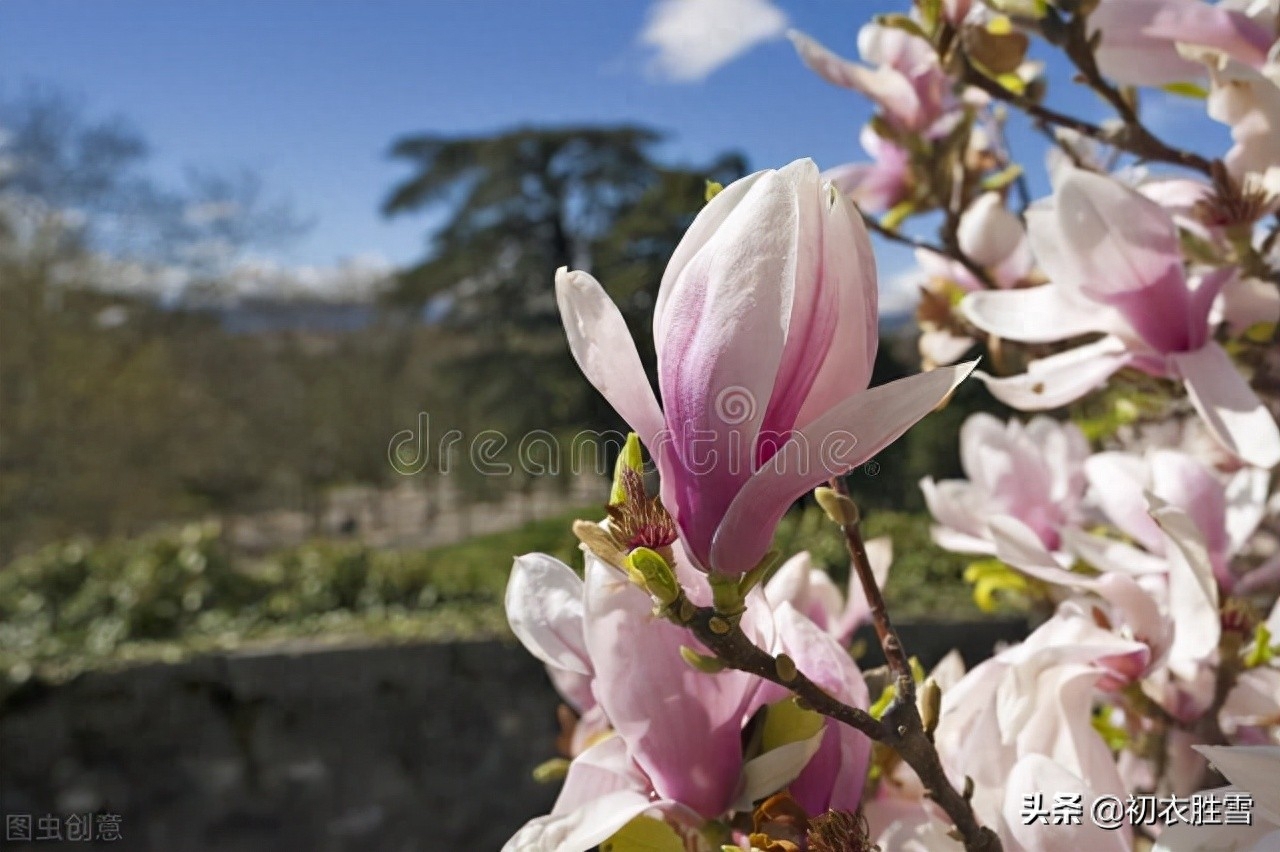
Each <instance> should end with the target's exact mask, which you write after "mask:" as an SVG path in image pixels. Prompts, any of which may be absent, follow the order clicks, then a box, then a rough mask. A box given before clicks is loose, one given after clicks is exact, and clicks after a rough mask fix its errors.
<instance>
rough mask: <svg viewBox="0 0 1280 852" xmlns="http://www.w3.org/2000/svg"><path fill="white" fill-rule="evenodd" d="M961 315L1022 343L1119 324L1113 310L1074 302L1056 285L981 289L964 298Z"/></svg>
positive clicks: (1087, 332)
mask: <svg viewBox="0 0 1280 852" xmlns="http://www.w3.org/2000/svg"><path fill="white" fill-rule="evenodd" d="M960 312H961V313H962V314H964V316H965V318H966V319H968V320H969V322H971V323H973V324H974V325H976V326H977V327H978V328H980V329H982V330H983V331H985V332H987V333H988V334H994V335H996V336H997V337H1003V338H1005V339H1006V340H1017V341H1020V342H1022V343H1053V342H1055V341H1058V340H1067V339H1069V338H1072V337H1079V336H1080V335H1083V334H1090V333H1092V332H1098V331H1111V330H1113V329H1115V328H1116V327H1117V326H1118V325H1119V322H1118V321H1117V320H1116V319H1115V311H1114V310H1112V309H1111V308H1108V307H1107V306H1106V305H1102V304H1092V303H1085V304H1081V303H1080V302H1079V301H1075V300H1071V299H1070V298H1068V296H1067V293H1066V291H1064V290H1063V289H1062V288H1061V287H1059V286H1058V285H1056V284H1042V285H1040V286H1039V287H1027V288H1026V289H1022V290H980V291H978V292H976V293H970V294H969V295H967V296H965V297H964V299H963V300H962V301H961V302H960Z"/></svg>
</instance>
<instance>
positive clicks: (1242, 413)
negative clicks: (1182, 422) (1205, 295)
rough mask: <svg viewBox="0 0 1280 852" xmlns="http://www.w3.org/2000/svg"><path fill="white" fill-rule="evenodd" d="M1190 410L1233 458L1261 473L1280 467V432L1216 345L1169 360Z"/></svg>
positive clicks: (1228, 357) (1259, 401)
mask: <svg viewBox="0 0 1280 852" xmlns="http://www.w3.org/2000/svg"><path fill="white" fill-rule="evenodd" d="M1170 360H1171V361H1172V362H1173V365H1174V367H1175V369H1176V370H1177V372H1178V374H1179V375H1181V377H1182V381H1183V382H1184V383H1185V385H1186V388H1187V396H1189V397H1190V398H1191V404H1192V405H1194V406H1195V408H1196V411H1197V412H1199V414H1200V417H1201V419H1203V420H1204V422H1205V425H1206V426H1208V427H1209V431H1210V432H1211V433H1213V436H1214V437H1215V438H1216V439H1217V440H1218V442H1219V443H1220V444H1222V446H1223V447H1225V448H1226V449H1227V450H1228V451H1229V452H1231V453H1232V454H1233V455H1235V456H1237V457H1238V458H1241V459H1243V460H1245V461H1247V462H1248V463H1249V464H1252V465H1255V466H1257V467H1261V468H1271V467H1274V466H1275V465H1276V464H1277V463H1280V429H1278V428H1277V427H1276V421H1275V418H1273V417H1272V416H1271V413H1270V412H1269V411H1267V408H1266V406H1264V405H1263V404H1262V401H1261V400H1259V399H1258V395H1257V394H1256V393H1254V392H1253V388H1251V387H1249V384H1248V382H1246V381H1245V380H1244V378H1243V377H1242V376H1241V375H1240V373H1239V371H1237V370H1236V368H1235V365H1234V364H1233V363H1232V362H1231V357H1230V356H1229V355H1227V353H1226V350H1224V349H1223V348H1222V347H1221V346H1219V345H1218V344H1217V343H1209V344H1207V345H1206V346H1204V347H1202V348H1201V349H1197V350H1196V351H1195V352H1180V353H1175V354H1173V355H1171V356H1170Z"/></svg>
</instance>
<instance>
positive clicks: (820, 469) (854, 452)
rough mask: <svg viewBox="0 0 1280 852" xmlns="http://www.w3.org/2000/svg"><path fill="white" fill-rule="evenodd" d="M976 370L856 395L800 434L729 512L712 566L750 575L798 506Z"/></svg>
mask: <svg viewBox="0 0 1280 852" xmlns="http://www.w3.org/2000/svg"><path fill="white" fill-rule="evenodd" d="M973 366H974V364H973V363H968V364H962V365H960V366H957V367H941V368H939V369H937V370H934V371H932V372H929V373H922V374H919V375H915V376H909V377H907V378H905V379H899V380H897V381H895V382H890V383H889V384H887V385H881V386H879V387H875V388H871V389H870V390H867V391H863V392H862V393H859V394H854V395H853V396H851V397H849V398H848V399H846V400H844V401H843V402H841V403H840V404H839V405H837V406H835V407H834V408H832V409H831V410H830V411H828V412H826V413H825V414H823V415H822V416H820V417H818V418H817V419H815V420H814V421H813V422H811V423H809V424H808V425H807V426H805V427H804V428H803V429H799V430H797V431H796V433H795V434H794V435H793V436H792V439H791V440H790V441H788V443H787V444H786V445H785V446H784V447H783V448H782V449H781V450H780V451H779V452H778V453H777V455H775V456H774V457H773V458H771V459H770V460H769V461H768V463H766V464H765V465H764V466H763V467H762V468H760V470H759V471H757V472H756V473H755V474H754V475H753V476H752V477H751V479H750V480H748V481H747V483H746V484H745V485H744V486H743V488H742V490H741V491H740V492H739V493H738V495H737V496H736V497H735V498H734V500H733V502H732V504H730V506H729V510H728V511H727V512H726V513H725V515H724V520H723V522H722V523H721V524H720V528H719V529H718V530H717V531H716V536H715V540H714V542H713V543H712V548H711V561H712V564H713V565H715V566H716V568H717V570H719V571H722V572H725V573H740V572H745V571H748V570H750V569H751V568H752V567H753V566H754V565H755V564H756V563H757V562H759V561H760V558H761V557H762V556H763V555H764V554H765V552H766V551H767V550H768V549H769V543H770V540H771V539H772V537H773V532H774V530H775V529H776V527H777V524H778V521H779V520H781V518H782V516H783V514H784V513H785V512H786V511H787V509H789V508H790V507H791V504H792V503H794V502H795V501H796V500H797V499H799V497H800V496H801V495H802V494H804V493H805V492H806V491H808V490H809V489H811V488H813V487H814V486H816V485H818V484H819V483H821V482H824V481H825V480H827V479H829V478H830V477H832V476H836V475H840V474H843V473H845V472H846V471H848V470H850V469H851V468H853V467H856V466H857V465H859V464H861V463H862V462H864V461H866V460H867V459H869V458H871V457H872V456H874V455H875V454H876V453H878V452H880V450H882V449H884V447H886V446H888V445H889V444H890V443H892V442H893V441H894V440H896V439H897V438H898V436H900V435H901V434H902V433H903V432H905V431H907V429H909V428H911V426H913V425H914V424H915V423H916V421H918V420H919V419H920V418H922V417H924V416H925V415H926V414H928V413H929V412H930V411H931V410H933V409H934V408H935V407H936V406H937V405H938V403H939V402H941V401H942V400H944V399H945V398H946V397H947V395H948V394H950V393H951V392H952V391H953V390H955V388H956V386H957V385H959V384H960V382H961V381H963V380H964V378H965V377H966V376H968V374H969V373H970V372H971V371H972V370H973Z"/></svg>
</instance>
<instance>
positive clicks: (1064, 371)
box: [974, 337, 1133, 411]
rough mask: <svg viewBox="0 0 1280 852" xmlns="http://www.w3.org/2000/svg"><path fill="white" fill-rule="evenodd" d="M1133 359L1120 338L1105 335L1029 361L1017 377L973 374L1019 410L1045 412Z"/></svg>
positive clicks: (1061, 404)
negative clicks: (1095, 340)
mask: <svg viewBox="0 0 1280 852" xmlns="http://www.w3.org/2000/svg"><path fill="white" fill-rule="evenodd" d="M1132 359H1133V355H1132V354H1131V353H1130V352H1129V351H1128V349H1127V348H1126V347H1125V344H1124V342H1123V341H1122V340H1120V339H1119V338H1116V337H1104V338H1102V339H1101V340H1099V341H1097V342H1095V343H1088V344H1085V345H1084V346H1078V347H1076V348H1075V349H1069V350H1067V351H1066V352H1060V353H1058V354H1057V355H1050V356H1049V357H1048V358H1041V359H1039V360H1037V361H1032V362H1031V363H1030V364H1028V365H1027V372H1025V373H1023V374H1022V375H1020V376H1010V377H1009V378H1004V379H998V378H995V377H993V376H989V375H987V374H986V373H982V372H975V373H974V375H975V376H976V377H977V378H978V379H981V380H982V383H983V384H985V385H986V386H987V390H989V391H991V395H992V396H994V397H995V398H996V399H998V400H1000V401H1001V402H1003V403H1005V404H1006V405H1011V406H1013V407H1014V408H1017V409H1020V410H1022V411H1044V410H1046V409H1050V408H1059V407H1061V406H1063V405H1066V404H1067V403H1069V402H1074V401H1076V400H1077V399H1079V398H1080V397H1082V396H1084V395H1085V394H1087V393H1089V392H1090V391H1091V390H1093V389H1094V388H1097V387H1099V386H1100V385H1102V384H1103V383H1105V382H1106V380H1107V379H1108V378H1109V377H1110V376H1111V374H1112V373H1114V372H1115V371H1116V370H1119V369H1120V368H1121V367H1124V366H1125V365H1127V364H1128V363H1129V362H1130V361H1131V360H1132Z"/></svg>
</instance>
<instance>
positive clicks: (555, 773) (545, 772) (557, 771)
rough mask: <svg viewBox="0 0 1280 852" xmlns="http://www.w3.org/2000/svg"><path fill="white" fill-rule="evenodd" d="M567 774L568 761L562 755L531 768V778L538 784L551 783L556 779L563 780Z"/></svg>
mask: <svg viewBox="0 0 1280 852" xmlns="http://www.w3.org/2000/svg"><path fill="white" fill-rule="evenodd" d="M568 774H569V761H567V760H565V759H564V758H563V757H553V758H551V759H550V760H547V761H544V762H542V763H539V764H538V765H537V766H535V767H534V768H533V780H534V781H537V782H538V783H539V784H552V783H554V782H556V781H563V780H564V777H565V776H566V775H568Z"/></svg>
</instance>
